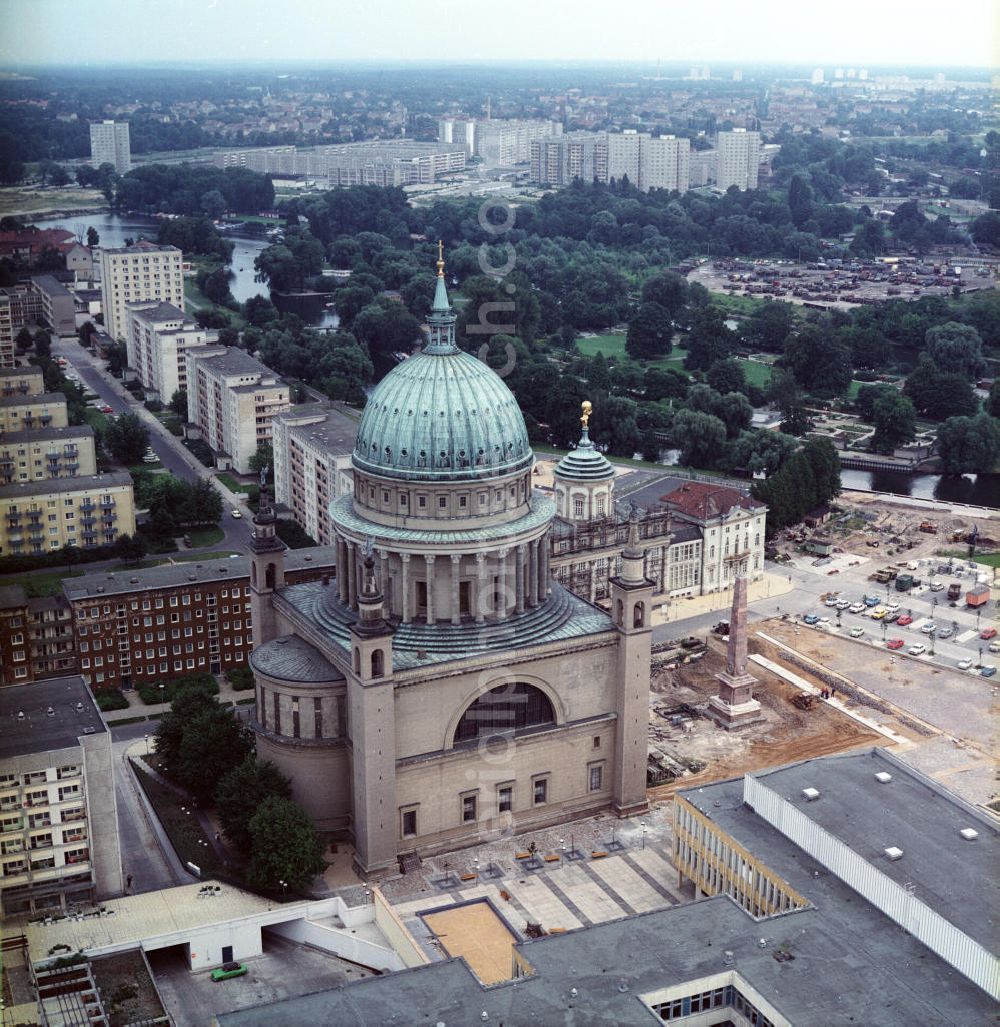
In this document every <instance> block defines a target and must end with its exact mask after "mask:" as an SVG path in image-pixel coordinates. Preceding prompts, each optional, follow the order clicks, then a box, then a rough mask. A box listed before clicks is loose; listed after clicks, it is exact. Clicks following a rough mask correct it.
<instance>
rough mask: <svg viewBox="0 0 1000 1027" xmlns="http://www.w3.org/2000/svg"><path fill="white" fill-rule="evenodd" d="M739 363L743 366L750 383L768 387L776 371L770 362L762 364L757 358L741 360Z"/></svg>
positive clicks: (764, 387)
mask: <svg viewBox="0 0 1000 1027" xmlns="http://www.w3.org/2000/svg"><path fill="white" fill-rule="evenodd" d="M737 359H738V358H737ZM739 364H740V367H742V368H743V374H744V375H745V376H746V380H747V384H748V385H756V386H758V387H759V388H761V389H766V388H767V386H768V385H769V384H770V381H771V375H772V374H773V373H774V368H773V367H772V366H771V365H770V364H761V363H760V362H759V361H756V360H739Z"/></svg>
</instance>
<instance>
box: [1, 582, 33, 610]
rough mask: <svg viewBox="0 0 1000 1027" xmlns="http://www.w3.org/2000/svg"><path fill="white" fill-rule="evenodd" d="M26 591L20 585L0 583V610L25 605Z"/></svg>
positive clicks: (26, 599) (26, 600)
mask: <svg viewBox="0 0 1000 1027" xmlns="http://www.w3.org/2000/svg"><path fill="white" fill-rule="evenodd" d="M27 602H28V593H27V592H25V591H24V588H23V586H21V585H0V610H14V609H18V608H20V607H22V606H25V605H27Z"/></svg>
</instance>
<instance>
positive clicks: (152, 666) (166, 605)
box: [63, 546, 336, 689]
mask: <svg viewBox="0 0 1000 1027" xmlns="http://www.w3.org/2000/svg"><path fill="white" fill-rule="evenodd" d="M335 561H336V551H335V550H334V548H333V547H332V546H330V547H317V548H313V549H296V550H293V551H292V552H290V553H289V554H288V557H287V560H286V565H285V566H286V575H287V576H290V579H291V580H293V581H315V580H316V579H318V578H322V577H324V576H326V577H329V575H330V574H331V572H332V568H333V566H334V563H335ZM63 592H64V594H65V597H66V600H67V601H68V603H69V605H70V607H71V609H72V614H73V624H74V631H75V637H76V654H77V659H78V660H79V670H80V673H81V674H82V675H83V676H84V678H85V680H86V681H87V683H88V684H90V685H92V686H93V687H94V688H95V689H101V688H132V687H136V686H138V685H143V684H148V683H151V682H154V681H162V680H167V679H170V678H175V677H181V676H184V675H186V674H194V673H198V672H208V673H212V674H218V673H221V672H223V671H226V670H229V669H231V668H233V667H242V666H244V665H245V664H246V660H247V658H248V656H249V654H250V652H251V650H252V648H253V638H252V631H251V623H250V570H249V561H248V560H247V559H246V558H245V557H239V558H230V559H228V560H211V561H205V562H204V563H184V564H170V565H167V566H164V567H149V568H143V569H136V570H131V571H130V570H124V571H118V572H107V573H101V572H95V573H92V574H85V575H82V576H80V577H76V578H67V579H66V580H65V581H64V582H63Z"/></svg>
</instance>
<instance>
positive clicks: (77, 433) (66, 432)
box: [0, 424, 94, 446]
mask: <svg viewBox="0 0 1000 1027" xmlns="http://www.w3.org/2000/svg"><path fill="white" fill-rule="evenodd" d="M93 437H94V429H93V428H91V427H90V425H89V424H71V425H69V426H67V427H65V428H31V429H29V430H28V431H8V432H2V433H0V446H3V445H8V446H9V445H10V444H11V443H18V442H47V441H50V440H53V439H80V438H93Z"/></svg>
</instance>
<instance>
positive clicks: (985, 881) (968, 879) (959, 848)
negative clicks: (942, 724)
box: [681, 748, 1000, 948]
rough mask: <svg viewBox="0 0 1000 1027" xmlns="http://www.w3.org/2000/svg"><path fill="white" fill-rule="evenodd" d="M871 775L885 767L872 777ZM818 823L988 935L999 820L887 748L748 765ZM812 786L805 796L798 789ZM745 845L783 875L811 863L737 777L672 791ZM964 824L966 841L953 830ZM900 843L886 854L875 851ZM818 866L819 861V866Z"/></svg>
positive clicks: (995, 912) (992, 923) (954, 918)
mask: <svg viewBox="0 0 1000 1027" xmlns="http://www.w3.org/2000/svg"><path fill="white" fill-rule="evenodd" d="M876 774H889V775H890V776H891V780H889V781H885V782H882V781H880V780H878V779H877V778H876V777H875V775H876ZM754 777H756V778H757V779H758V780H759V781H760V782H761V783H762V784H764V785H766V786H767V787H768V788H770V789H772V790H773V791H775V792H777V793H778V795H780V796H781V797H782V798H783V799H785V800H787V801H788V802H789V803H790V804H791V805H793V806H794V807H795V808H796V809H798V810H799V811H800V812H802V813H803V814H805V815H806V816H807V817H809V819H810V820H811V821H812V822H813V823H814V824H815V825H816V826H817V827H819V828H821V829H822V830H823V831H825V832H827V833H828V834H829V835H832V836H833V838H835V839H836V840H837V841H839V842H841V843H843V844H844V845H846V846H847V847H848V848H850V849H851V850H852V851H853V852H856V853H857V854H858V855H859V856H861V857H862V858H863V859H865V860H867V861H868V862H869V863H871V864H872V866H874V867H875V869H877V870H878V871H880V872H881V873H883V874H885V875H886V876H887V877H889V878H891V879H892V880H894V881H895V882H896V883H897V884H901V885H906V886H909V887H912V889H913V894H914V896H915V897H916V898H918V899H920V900H921V901H922V902H924V903H925V904H926V905H927V906H929V907H930V908H931V909H933V910H935V911H936V912H937V913H939V914H940V915H941V916H943V917H944V918H945V919H946V920H949V921H950V922H951V923H953V924H954V925H955V926H956V927H958V928H959V930H962V931H964V932H965V933H966V934H968V935H969V936H970V937H971V938H974V939H975V940H976V941H978V942H979V943H980V944H982V945H984V946H986V947H987V948H990V947H991V946H994V945H995V944H996V941H997V938H998V936H1000V933H998V923H1000V881H998V879H997V875H996V873H995V870H996V866H997V860H998V855H1000V853H998V851H997V841H998V838H1000V828H998V827H997V825H996V823H995V822H994V821H993V820H992V819H990V818H989V817H988V816H986V815H985V814H983V813H981V812H979V811H978V810H976V809H975V808H974V807H972V806H969V805H967V804H966V803H965V802H963V801H962V800H961V799H959V798H958V796H957V795H955V794H954V793H953V792H950V791H948V790H947V789H946V788H943V787H941V785H939V784H938V783H937V782H935V781H932V780H931V779H930V778H927V777H924V775H922V774H920V773H918V772H917V771H915V770H913V769H912V768H910V767H908V766H906V764H904V763H902V762H901V761H899V760H897V759H894V758H893V757H892V756H890V755H887V754H886V753H885V752H884V751H883V750H882V749H878V748H875V749H871V750H864V751H862V752H859V753H845V754H841V755H835V756H825V757H822V758H819V759H814V760H807V761H805V762H803V763H796V764H793V765H791V766H788V767H781V768H778V769H776V770H772V771H767V772H764V773H759V774H755V775H754ZM805 788H813V789H815V790H816V791H817V792H818V793H819V795H818V797H816V798H814V799H812V800H806V799H805V797H804V796H803V794H802V791H803V789H805ZM681 794H682V795H683V797H684V798H685V799H687V800H688V801H689V802H691V803H692V804H693V805H694V806H696V807H697V808H698V809H700V810H701V811H702V813H704V814H705V816H707V817H708V818H709V819H711V820H712V821H714V822H715V823H717V824H719V826H720V828H722V830H724V831H726V833H727V834H730V835H731V836H733V837H734V838H736V839H737V840H738V841H739V842H740V843H741V844H742V845H744V846H745V847H746V848H748V849H750V850H751V851H752V852H754V853H755V854H756V855H758V856H759V857H760V858H761V860H762V861H763V862H764V863H765V864H766V865H767V866H769V867H770V868H771V869H772V870H774V871H775V873H778V874H780V875H781V876H786V875H788V876H787V877H786V879H787V880H788V881H789V883H790V884H792V885H793V886H794V887H796V888H798V889H800V890H801V889H802V887H804V884H799V883H797V882H796V881H794V880H792V875H793V874H795V873H800V872H801V870H802V869H803V867H804V866H805V865H809V866H810V867H811V866H812V865H813V862H814V861H812V860H811V859H810V858H809V857H807V856H804V855H803V853H802V851H801V850H800V849H798V848H796V847H793V851H792V852H789V851H788V848H787V846H789V845H791V843H790V842H788V841H787V839H785V838H784V836H783V835H781V834H780V833H779V832H778V831H776V830H775V829H774V828H773V827H771V826H770V825H769V824H768V823H767V821H765V820H764V819H763V818H762V817H760V816H757V815H756V814H755V813H753V812H752V811H751V810H749V809H748V808H747V807H746V806H745V805H744V802H743V783H742V780H736V781H726V782H722V783H720V784H715V785H706V786H705V787H704V788H699V789H694V790H692V791H689V792H682V793H681ZM970 827H971V828H972V829H974V830H975V831H976V832H978V837H977V838H976V839H975V840H973V841H967V840H966V839H965V838H963V837H962V835H961V834H960V831H962V830H963V829H964V828H970ZM888 848H895V849H899V850H901V851H902V856H900V857H899V858H898V859H895V860H893V859H890V858H889V857H888V856H887V855H886V852H885V850H886V849H888ZM819 870H820V873H821V874H823V875H826V874H827V873H828V871H827V870H826V869H825V868H819Z"/></svg>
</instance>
